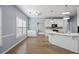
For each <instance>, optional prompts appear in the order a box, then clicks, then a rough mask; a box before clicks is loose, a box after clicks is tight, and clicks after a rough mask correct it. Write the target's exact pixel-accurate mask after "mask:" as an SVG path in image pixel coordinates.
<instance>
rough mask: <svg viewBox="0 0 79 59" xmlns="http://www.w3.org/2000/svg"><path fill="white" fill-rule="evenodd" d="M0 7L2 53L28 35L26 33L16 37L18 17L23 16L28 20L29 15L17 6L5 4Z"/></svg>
mask: <svg viewBox="0 0 79 59" xmlns="http://www.w3.org/2000/svg"><path fill="white" fill-rule="evenodd" d="M0 7H1V8H2V46H1V47H0V53H2V52H4V51H6V50H7V49H9V48H10V47H12V46H13V45H14V44H16V43H17V42H18V41H20V40H22V39H24V38H25V37H26V35H23V36H22V37H19V38H16V17H17V16H18V17H21V18H22V19H24V20H27V21H28V17H27V16H26V15H24V14H23V13H22V12H21V11H19V10H18V9H17V8H16V7H15V6H8V5H6V6H5V5H4V6H0ZM27 27H28V26H27ZM7 35H8V36H7Z"/></svg>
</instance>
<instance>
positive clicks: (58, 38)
mask: <svg viewBox="0 0 79 59" xmlns="http://www.w3.org/2000/svg"><path fill="white" fill-rule="evenodd" d="M48 41H49V42H50V43H51V44H54V45H57V46H59V47H62V48H65V49H67V50H70V51H73V52H76V53H79V34H78V33H59V32H53V31H49V32H48Z"/></svg>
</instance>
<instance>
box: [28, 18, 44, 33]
mask: <svg viewBox="0 0 79 59" xmlns="http://www.w3.org/2000/svg"><path fill="white" fill-rule="evenodd" d="M44 20H45V19H39V18H33V19H30V21H29V25H30V29H31V30H35V31H37V32H39V31H41V32H42V33H44V31H45V30H44V29H45V26H44V22H45V21H44Z"/></svg>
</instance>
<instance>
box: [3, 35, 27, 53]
mask: <svg viewBox="0 0 79 59" xmlns="http://www.w3.org/2000/svg"><path fill="white" fill-rule="evenodd" d="M25 38H27V36H26V37H25ZM23 40H24V39H22V40H20V41H19V42H17V43H16V44H14V45H13V46H11V47H10V48H9V49H7V50H5V51H4V52H3V53H2V54H5V53H7V52H8V51H10V50H11V49H12V48H13V47H15V46H16V45H18V44H19V43H20V42H22V41H23Z"/></svg>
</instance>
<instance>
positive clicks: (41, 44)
mask: <svg viewBox="0 0 79 59" xmlns="http://www.w3.org/2000/svg"><path fill="white" fill-rule="evenodd" d="M72 53H73V52H71V51H68V50H66V49H63V48H60V47H57V46H55V45H51V44H50V43H49V42H48V38H47V37H46V36H44V35H38V36H37V37H28V38H27V39H26V40H24V41H23V42H21V43H20V44H18V45H17V46H16V47H14V48H13V49H11V50H10V51H8V52H7V54H72Z"/></svg>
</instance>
